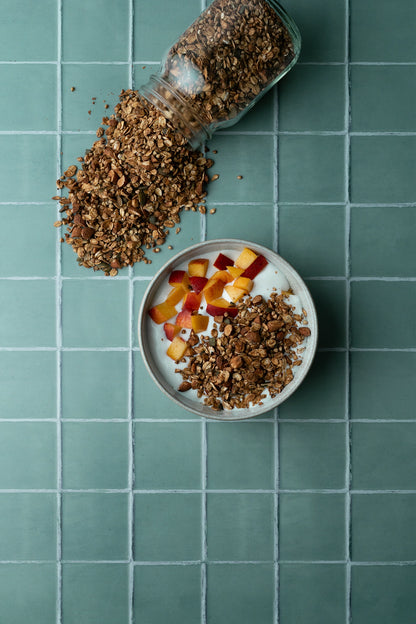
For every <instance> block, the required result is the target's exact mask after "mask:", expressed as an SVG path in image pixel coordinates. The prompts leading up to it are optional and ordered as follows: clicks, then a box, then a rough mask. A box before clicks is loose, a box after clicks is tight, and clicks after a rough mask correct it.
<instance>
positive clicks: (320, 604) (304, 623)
mask: <svg viewBox="0 0 416 624" xmlns="http://www.w3.org/2000/svg"><path fill="white" fill-rule="evenodd" d="M345 594H346V587H345V566H342V565H336V564H333V565H325V564H322V565H321V564H318V565H303V564H293V565H292V564H290V565H289V564H282V565H281V566H280V600H279V605H280V621H281V622H282V623H284V624H322V623H323V622H325V623H328V624H344V622H345V621H346V620H345V618H346V604H347V600H346V595H345ZM354 624H355V623H354ZM366 624H369V623H368V622H366Z"/></svg>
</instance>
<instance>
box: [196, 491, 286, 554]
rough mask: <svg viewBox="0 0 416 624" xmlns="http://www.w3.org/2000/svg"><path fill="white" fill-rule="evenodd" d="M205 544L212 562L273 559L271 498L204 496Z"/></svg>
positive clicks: (261, 496) (263, 496)
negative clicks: (205, 502)
mask: <svg viewBox="0 0 416 624" xmlns="http://www.w3.org/2000/svg"><path fill="white" fill-rule="evenodd" d="M207 543H208V559H210V560H211V561H262V560H263V561H270V560H272V559H273V543H274V501H273V494H251V493H250V494H243V493H240V494H234V493H233V494H230V493H224V494H217V493H209V494H208V495H207Z"/></svg>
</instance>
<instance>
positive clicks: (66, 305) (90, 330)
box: [62, 278, 129, 348]
mask: <svg viewBox="0 0 416 624" xmlns="http://www.w3.org/2000/svg"><path fill="white" fill-rule="evenodd" d="M128 306H129V292H128V282H127V281H124V280H123V281H122V280H112V279H111V278H109V279H102V280H77V279H74V280H71V281H65V282H64V284H63V289H62V318H63V321H62V323H63V332H62V335H63V344H64V346H65V347H84V348H85V347H126V346H128V342H129V327H128Z"/></svg>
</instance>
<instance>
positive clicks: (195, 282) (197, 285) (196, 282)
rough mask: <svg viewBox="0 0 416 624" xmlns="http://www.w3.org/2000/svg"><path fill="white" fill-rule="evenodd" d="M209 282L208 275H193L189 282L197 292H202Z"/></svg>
mask: <svg viewBox="0 0 416 624" xmlns="http://www.w3.org/2000/svg"><path fill="white" fill-rule="evenodd" d="M207 282H208V278H207V277H199V275H192V276H191V277H190V278H189V283H190V285H191V288H192V290H193V291H194V292H196V293H197V294H198V293H200V292H201V291H202V290H203V289H204V288H205V286H206V285H207Z"/></svg>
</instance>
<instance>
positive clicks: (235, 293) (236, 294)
mask: <svg viewBox="0 0 416 624" xmlns="http://www.w3.org/2000/svg"><path fill="white" fill-rule="evenodd" d="M225 290H226V291H227V293H228V296H229V297H230V299H231V301H234V303H237V301H239V300H240V299H241V297H244V295H246V294H247V291H246V290H243V289H242V288H237V287H236V286H231V284H227V286H226V287H225Z"/></svg>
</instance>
